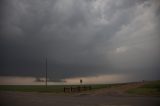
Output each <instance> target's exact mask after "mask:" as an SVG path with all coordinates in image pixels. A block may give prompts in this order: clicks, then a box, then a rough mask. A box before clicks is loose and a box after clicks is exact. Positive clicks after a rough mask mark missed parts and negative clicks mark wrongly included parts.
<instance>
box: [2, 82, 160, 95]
mask: <svg viewBox="0 0 160 106" xmlns="http://www.w3.org/2000/svg"><path fill="white" fill-rule="evenodd" d="M78 86H80V85H48V86H47V88H46V87H45V86H44V85H0V91H18V92H41V93H43V92H44V93H63V92H64V87H78ZM82 86H84V85H82ZM85 86H91V87H92V89H91V91H90V90H89V91H87V93H90V94H92V93H97V94H106V95H107V94H112V93H113V94H115V93H117V94H118V95H119V94H121V95H123V94H129V95H148V96H160V80H159V81H145V82H136V83H120V84H94V85H85Z"/></svg>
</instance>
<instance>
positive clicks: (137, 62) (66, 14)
mask: <svg viewBox="0 0 160 106" xmlns="http://www.w3.org/2000/svg"><path fill="white" fill-rule="evenodd" d="M0 9H1V10H0V50H1V53H0V58H1V59H0V76H29V77H43V76H44V74H45V58H46V57H47V59H48V71H49V72H48V73H49V77H50V78H51V79H55V80H56V79H65V78H72V77H85V76H97V75H113V74H115V75H119V74H124V75H129V76H131V77H130V78H131V79H133V80H134V79H140V80H142V79H146V80H150V79H158V78H159V75H160V64H159V63H160V61H159V60H160V55H159V54H160V53H159V51H160V44H159V41H160V35H159V34H160V30H159V29H160V21H159V19H160V12H159V11H160V2H158V0H118V1H117V0H2V1H1V4H0Z"/></svg>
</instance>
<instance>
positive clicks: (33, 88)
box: [0, 84, 110, 93]
mask: <svg viewBox="0 0 160 106" xmlns="http://www.w3.org/2000/svg"><path fill="white" fill-rule="evenodd" d="M78 86H79V85H48V86H47V88H46V87H45V86H44V85H0V91H20V92H52V93H62V92H64V87H78ZM85 86H91V87H92V90H96V89H101V88H108V87H110V85H109V84H96V85H85Z"/></svg>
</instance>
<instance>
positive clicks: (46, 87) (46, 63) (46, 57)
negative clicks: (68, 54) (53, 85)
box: [45, 57, 48, 88]
mask: <svg viewBox="0 0 160 106" xmlns="http://www.w3.org/2000/svg"><path fill="white" fill-rule="evenodd" d="M47 77H48V76H47V57H46V82H45V85H46V88H47Z"/></svg>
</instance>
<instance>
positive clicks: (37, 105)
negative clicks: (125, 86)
mask: <svg viewBox="0 0 160 106" xmlns="http://www.w3.org/2000/svg"><path fill="white" fill-rule="evenodd" d="M0 106H160V98H159V97H128V96H107V95H101V96H100V95H98V96H95V95H85V94H81V95H79V94H78V95H72V96H71V95H67V96H65V95H54V94H49V93H48V94H44V93H23V92H0Z"/></svg>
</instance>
